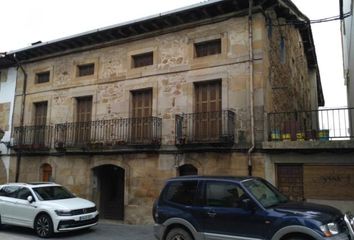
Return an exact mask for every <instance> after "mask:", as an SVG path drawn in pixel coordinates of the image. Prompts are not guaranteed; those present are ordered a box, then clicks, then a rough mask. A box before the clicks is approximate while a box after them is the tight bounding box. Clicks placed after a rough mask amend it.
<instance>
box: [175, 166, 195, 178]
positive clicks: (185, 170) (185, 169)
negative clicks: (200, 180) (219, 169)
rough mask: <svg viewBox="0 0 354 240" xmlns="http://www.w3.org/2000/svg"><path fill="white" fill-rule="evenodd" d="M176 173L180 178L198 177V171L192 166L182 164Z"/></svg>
mask: <svg viewBox="0 0 354 240" xmlns="http://www.w3.org/2000/svg"><path fill="white" fill-rule="evenodd" d="M178 172H179V175H180V176H186V175H198V169H197V168H196V167H194V166H193V165H192V164H184V165H182V166H180V167H179V168H178Z"/></svg>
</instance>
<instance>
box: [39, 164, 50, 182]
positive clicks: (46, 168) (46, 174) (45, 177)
mask: <svg viewBox="0 0 354 240" xmlns="http://www.w3.org/2000/svg"><path fill="white" fill-rule="evenodd" d="M41 170H42V181H43V182H50V181H52V167H51V166H50V165H49V164H48V163H45V164H43V165H42V167H41Z"/></svg>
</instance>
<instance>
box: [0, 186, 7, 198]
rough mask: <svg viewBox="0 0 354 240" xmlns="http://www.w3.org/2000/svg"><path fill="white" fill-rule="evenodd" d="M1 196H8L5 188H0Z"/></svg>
mask: <svg viewBox="0 0 354 240" xmlns="http://www.w3.org/2000/svg"><path fill="white" fill-rule="evenodd" d="M1 196H6V192H5V190H4V188H0V197H1Z"/></svg>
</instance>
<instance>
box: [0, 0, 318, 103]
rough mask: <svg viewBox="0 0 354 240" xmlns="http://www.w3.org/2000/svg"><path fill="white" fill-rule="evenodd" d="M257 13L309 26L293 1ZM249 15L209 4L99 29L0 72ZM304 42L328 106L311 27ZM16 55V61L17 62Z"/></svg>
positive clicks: (8, 61) (35, 51)
mask: <svg viewBox="0 0 354 240" xmlns="http://www.w3.org/2000/svg"><path fill="white" fill-rule="evenodd" d="M253 2H254V3H253V4H254V7H255V8H254V12H256V11H264V10H266V9H268V8H271V7H272V8H274V9H275V11H276V13H277V15H278V17H282V18H285V19H287V20H288V21H294V20H296V21H302V22H309V19H308V18H307V17H306V16H305V15H304V14H302V13H301V12H300V11H299V10H298V9H297V7H296V6H295V5H294V4H293V3H292V2H291V1H290V0H253ZM247 14H248V1H245V0H209V1H205V2H202V3H199V4H194V5H191V6H188V7H184V8H179V9H176V10H173V11H169V12H165V13H160V14H156V15H153V16H149V17H145V18H141V19H137V20H134V21H129V22H125V23H120V24H116V25H112V26H108V27H105V28H100V29H95V30H92V31H88V32H84V33H81V34H77V35H73V36H69V37H64V38H60V39H57V40H53V41H49V42H44V43H42V42H38V43H35V44H34V45H32V46H30V47H26V48H22V49H18V50H15V51H11V52H8V53H6V55H5V56H4V57H0V69H2V68H8V67H11V66H15V65H16V59H17V60H18V61H20V62H22V63H26V62H32V61H36V60H40V59H45V58H50V57H54V56H58V55H62V54H68V53H73V52H78V51H85V50H88V49H94V48H101V47H104V46H110V45H115V44H119V43H123V42H127V41H132V40H137V39H141V38H146V37H151V36H155V35H161V34H164V33H168V32H172V31H178V30H181V29H184V28H187V27H192V26H196V25H201V24H208V23H212V22H216V21H222V20H223V19H228V18H230V17H233V16H242V15H247ZM298 28H299V31H300V34H301V36H302V39H303V44H304V49H305V54H306V57H307V62H308V65H309V67H310V68H315V69H317V73H318V74H317V75H318V79H317V82H318V84H317V85H318V87H319V89H318V93H319V94H318V95H319V103H320V105H321V103H323V104H324V100H323V94H322V87H321V81H320V77H319V71H318V66H317V57H316V51H315V46H314V41H313V38H312V31H311V26H310V25H309V24H301V25H298ZM14 54H15V55H16V59H15V58H14Z"/></svg>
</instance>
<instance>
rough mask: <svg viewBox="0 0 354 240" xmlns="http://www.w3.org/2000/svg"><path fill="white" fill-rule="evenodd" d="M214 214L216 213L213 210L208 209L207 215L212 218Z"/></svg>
mask: <svg viewBox="0 0 354 240" xmlns="http://www.w3.org/2000/svg"><path fill="white" fill-rule="evenodd" d="M215 215H216V212H214V211H209V212H208V216H209V217H212V218H213V217H215Z"/></svg>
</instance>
